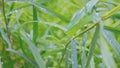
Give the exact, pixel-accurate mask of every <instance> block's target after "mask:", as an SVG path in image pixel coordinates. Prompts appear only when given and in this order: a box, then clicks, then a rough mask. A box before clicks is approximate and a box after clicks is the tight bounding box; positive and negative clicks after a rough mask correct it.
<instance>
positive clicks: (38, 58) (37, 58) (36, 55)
mask: <svg viewBox="0 0 120 68" xmlns="http://www.w3.org/2000/svg"><path fill="white" fill-rule="evenodd" d="M21 34H22V35H23V38H24V41H25V42H26V43H27V44H28V46H29V49H30V51H31V52H32V54H33V56H34V58H35V61H36V62H37V64H38V66H39V68H46V65H45V62H44V61H43V59H42V58H41V56H40V53H39V51H38V50H37V48H36V47H35V44H34V43H33V42H32V41H31V40H30V38H29V37H28V36H27V35H26V33H25V32H23V31H21Z"/></svg>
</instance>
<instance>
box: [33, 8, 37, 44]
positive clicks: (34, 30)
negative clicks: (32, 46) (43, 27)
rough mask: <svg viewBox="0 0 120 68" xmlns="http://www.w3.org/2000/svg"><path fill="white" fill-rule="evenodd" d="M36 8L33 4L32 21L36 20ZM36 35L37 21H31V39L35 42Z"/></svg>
mask: <svg viewBox="0 0 120 68" xmlns="http://www.w3.org/2000/svg"><path fill="white" fill-rule="evenodd" d="M37 20H38V17H37V10H36V8H35V6H33V21H37ZM37 37H38V22H33V41H34V42H36V39H37Z"/></svg>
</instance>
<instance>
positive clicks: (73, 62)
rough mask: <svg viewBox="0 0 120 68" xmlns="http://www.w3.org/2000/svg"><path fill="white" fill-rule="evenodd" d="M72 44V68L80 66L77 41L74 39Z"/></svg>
mask: <svg viewBox="0 0 120 68" xmlns="http://www.w3.org/2000/svg"><path fill="white" fill-rule="evenodd" d="M71 46H72V68H78V61H77V52H76V43H75V41H74V40H73V41H72V42H71Z"/></svg>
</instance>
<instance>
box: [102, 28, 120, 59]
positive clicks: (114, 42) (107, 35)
mask: <svg viewBox="0 0 120 68" xmlns="http://www.w3.org/2000/svg"><path fill="white" fill-rule="evenodd" d="M104 37H105V39H106V40H107V42H108V43H109V44H110V45H111V47H112V48H113V50H114V51H115V53H116V55H117V57H118V58H119V59H120V44H119V43H118V42H117V40H116V39H115V37H114V35H113V34H112V33H111V32H110V31H107V30H104Z"/></svg>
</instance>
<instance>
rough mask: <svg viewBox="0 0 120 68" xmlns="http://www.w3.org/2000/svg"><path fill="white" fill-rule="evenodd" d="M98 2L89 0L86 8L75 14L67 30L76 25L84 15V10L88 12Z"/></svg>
mask: <svg viewBox="0 0 120 68" xmlns="http://www.w3.org/2000/svg"><path fill="white" fill-rule="evenodd" d="M98 1H99V0H90V1H89V2H88V3H87V4H86V7H83V8H82V9H81V10H80V11H77V12H75V13H74V14H73V16H72V19H71V21H70V24H69V25H68V27H67V28H68V29H70V28H72V27H73V26H74V25H76V24H77V23H78V22H79V21H80V20H81V19H82V18H83V17H84V16H85V15H86V12H85V8H86V9H87V10H88V12H90V11H91V10H92V8H93V7H94V6H95V5H96V3H97V2H98Z"/></svg>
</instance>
